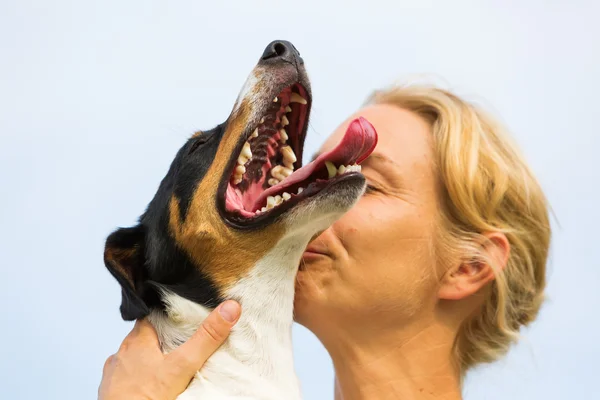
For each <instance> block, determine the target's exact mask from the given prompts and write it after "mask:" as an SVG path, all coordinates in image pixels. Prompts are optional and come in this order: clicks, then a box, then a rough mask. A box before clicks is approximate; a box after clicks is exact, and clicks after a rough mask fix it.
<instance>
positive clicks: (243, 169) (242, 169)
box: [235, 165, 246, 175]
mask: <svg viewBox="0 0 600 400" xmlns="http://www.w3.org/2000/svg"><path fill="white" fill-rule="evenodd" d="M235 172H237V175H244V174H245V173H246V167H244V166H243V165H238V166H237V167H235Z"/></svg>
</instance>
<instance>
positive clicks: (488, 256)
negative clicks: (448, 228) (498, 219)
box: [438, 232, 510, 300]
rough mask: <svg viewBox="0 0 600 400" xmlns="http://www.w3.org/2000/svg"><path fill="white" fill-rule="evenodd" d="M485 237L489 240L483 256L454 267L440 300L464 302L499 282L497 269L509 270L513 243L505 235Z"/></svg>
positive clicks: (481, 249)
mask: <svg viewBox="0 0 600 400" xmlns="http://www.w3.org/2000/svg"><path fill="white" fill-rule="evenodd" d="M483 236H484V237H485V238H484V240H483V241H482V242H481V243H480V245H479V246H480V249H479V251H480V252H481V253H480V254H479V255H477V256H476V257H470V260H469V261H467V260H465V261H462V262H461V263H460V264H458V265H456V266H452V267H451V268H450V269H449V270H448V271H447V272H446V274H445V275H444V277H443V279H442V282H441V286H440V289H439V291H438V297H439V298H440V299H444V300H460V299H464V298H466V297H469V296H471V295H472V294H474V293H477V292H478V291H479V290H480V289H481V288H483V287H484V286H486V285H487V284H488V283H489V282H491V281H492V280H494V279H495V272H494V267H495V268H498V269H499V270H503V269H504V268H505V267H506V263H507V262H508V256H509V255H510V243H509V242H508V239H507V238H506V236H505V235H504V234H503V233H501V232H490V233H485V234H484V235H483ZM486 260H489V261H486ZM492 263H493V265H492Z"/></svg>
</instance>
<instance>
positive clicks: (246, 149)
mask: <svg viewBox="0 0 600 400" xmlns="http://www.w3.org/2000/svg"><path fill="white" fill-rule="evenodd" d="M241 154H242V155H243V156H245V157H246V158H248V159H251V158H252V150H250V143H248V142H246V143H244V147H243V148H242V153H241Z"/></svg>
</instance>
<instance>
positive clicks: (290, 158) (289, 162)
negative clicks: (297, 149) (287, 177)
mask: <svg viewBox="0 0 600 400" xmlns="http://www.w3.org/2000/svg"><path fill="white" fill-rule="evenodd" d="M279 151H280V152H281V154H282V155H283V163H284V164H285V166H286V167H288V168H290V169H292V170H293V169H294V165H293V164H294V163H295V162H296V161H297V158H296V154H295V153H294V150H293V149H292V148H291V147H290V146H283V147H282V148H281V149H280V150H279Z"/></svg>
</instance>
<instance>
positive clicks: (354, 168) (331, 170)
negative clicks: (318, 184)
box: [325, 161, 362, 179]
mask: <svg viewBox="0 0 600 400" xmlns="http://www.w3.org/2000/svg"><path fill="white" fill-rule="evenodd" d="M325 167H327V174H328V176H329V179H331V178H333V177H335V176H336V175H342V174H345V173H348V172H360V171H361V169H362V168H361V166H360V165H357V164H353V165H340V166H339V168H336V167H335V165H334V164H333V163H332V162H331V161H326V162H325Z"/></svg>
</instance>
